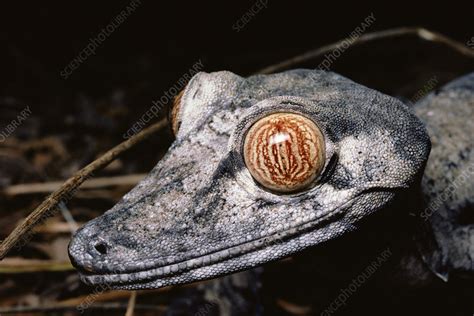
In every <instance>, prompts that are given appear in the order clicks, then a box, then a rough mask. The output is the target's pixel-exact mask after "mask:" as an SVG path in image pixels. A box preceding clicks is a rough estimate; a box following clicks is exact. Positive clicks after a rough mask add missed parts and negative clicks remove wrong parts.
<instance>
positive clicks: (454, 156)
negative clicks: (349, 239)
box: [69, 69, 474, 290]
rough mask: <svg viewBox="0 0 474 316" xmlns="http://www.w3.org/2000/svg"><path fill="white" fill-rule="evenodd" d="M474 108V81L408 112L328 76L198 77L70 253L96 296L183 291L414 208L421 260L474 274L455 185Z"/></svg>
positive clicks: (468, 196) (468, 194) (469, 231)
mask: <svg viewBox="0 0 474 316" xmlns="http://www.w3.org/2000/svg"><path fill="white" fill-rule="evenodd" d="M473 104H474V74H470V75H467V76H465V77H463V78H460V79H458V80H456V81H454V82H453V83H450V84H448V85H446V86H445V87H443V88H442V89H440V90H438V91H436V92H434V93H432V94H430V95H429V96H428V97H426V98H424V99H422V100H420V101H419V102H417V104H416V105H415V106H414V107H413V108H409V107H408V106H406V105H405V104H404V103H403V102H401V101H400V100H398V99H396V98H394V97H391V96H388V95H385V94H383V93H381V92H378V91H375V90H373V89H370V88H368V87H365V86H362V85H360V84H357V83H355V82H353V81H351V80H350V79H347V78H345V77H343V76H341V75H338V74H336V73H333V72H327V71H322V70H307V69H296V70H290V71H285V72H281V73H276V74H270V75H254V76H250V77H247V78H244V77H241V76H238V75H236V74H234V73H231V72H228V71H219V72H214V73H205V72H200V73H198V74H196V75H195V76H194V77H193V78H192V79H191V80H190V82H189V83H188V85H187V86H186V88H185V89H184V90H183V91H182V93H181V94H180V95H179V97H178V98H177V100H176V102H175V104H174V107H173V110H172V111H171V126H172V129H173V132H174V134H175V137H176V139H175V141H174V143H173V144H172V145H171V147H170V148H169V150H168V152H167V154H166V155H165V157H164V158H163V159H162V160H161V161H159V162H158V164H157V165H156V166H155V167H154V169H153V170H152V171H151V172H150V173H149V174H148V176H147V177H146V178H145V179H144V180H143V181H141V182H140V183H139V184H138V185H137V186H136V187H135V188H134V189H132V190H131V191H130V192H129V193H127V194H126V195H125V196H124V197H123V198H122V199H121V200H120V201H119V202H118V203H117V204H116V205H115V206H114V207H113V208H112V209H110V210H109V211H107V212H106V213H104V214H103V215H102V216H100V217H98V218H95V219H93V220H91V221H90V222H88V223H87V224H86V225H85V226H83V227H82V228H81V229H79V230H78V231H77V232H76V233H75V235H74V236H73V238H72V240H71V242H70V245H69V256H70V258H71V261H72V263H73V265H74V266H75V267H76V268H77V269H78V271H79V272H80V275H81V279H82V280H83V281H84V282H86V283H87V284H90V285H101V284H108V285H110V286H112V287H113V288H117V289H126V290H134V289H150V288H160V287H164V286H168V285H178V284H186V283H191V282H196V281H201V280H205V279H210V278H218V277H222V276H224V275H228V274H232V273H236V272H239V271H244V270H248V269H252V268H255V267H258V266H261V265H263V264H265V263H268V262H272V261H276V260H279V259H282V258H285V257H288V256H292V255H296V254H298V253H300V252H302V251H304V250H307V249H310V248H318V247H324V245H326V244H328V243H330V242H331V241H333V240H338V239H341V238H344V237H345V236H350V235H351V234H352V233H353V232H356V231H360V230H362V231H363V230H367V228H366V226H364V224H363V223H364V222H365V221H366V219H368V218H377V216H384V214H388V211H387V210H390V209H392V210H393V209H394V207H395V208H396V210H397V212H398V213H406V212H407V211H409V210H412V209H413V208H414V206H413V203H412V201H414V200H415V201H417V203H419V204H420V205H422V206H421V207H419V213H420V212H421V216H419V217H420V218H422V220H420V225H419V230H418V233H417V237H416V240H417V247H418V250H419V254H420V258H421V259H422V260H424V262H426V264H427V266H429V268H430V269H431V272H432V273H434V274H435V275H437V276H439V277H440V278H442V279H443V280H448V279H449V278H450V277H453V276H457V275H461V276H468V277H472V274H473V272H474V263H473V258H474V240H473V238H474V225H473V223H472V221H469V220H468V219H465V220H464V221H462V220H461V219H462V218H466V217H468V216H469V214H468V215H466V214H465V213H466V212H468V211H469V210H472V203H473V201H474V198H473V191H474V190H473V185H472V181H470V182H469V181H467V182H464V183H463V186H459V188H455V189H454V190H452V188H451V187H450V185H451V184H452V183H456V181H457V183H458V184H459V180H460V177H461V176H466V175H467V174H468V173H469V172H471V176H472V173H474V159H473V153H472V151H471V149H472V135H473V132H474V127H473V123H472V120H466V118H469V117H472V108H473ZM449 122H455V123H454V124H453V123H449ZM432 143H433V149H432V150H431V147H432ZM430 151H431V154H430ZM447 190H449V192H451V194H446V191H447ZM441 194H444V195H445V196H446V198H443V199H442V201H438V200H439V197H440V195H441ZM435 202H436V203H435ZM415 204H416V203H415ZM364 247H370V245H369V244H365V245H364ZM340 251H344V249H341V250H340Z"/></svg>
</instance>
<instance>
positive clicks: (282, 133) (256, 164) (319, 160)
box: [244, 113, 325, 193]
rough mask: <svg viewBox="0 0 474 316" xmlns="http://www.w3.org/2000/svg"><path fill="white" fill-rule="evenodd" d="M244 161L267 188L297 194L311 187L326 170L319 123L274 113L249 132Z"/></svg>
mask: <svg viewBox="0 0 474 316" xmlns="http://www.w3.org/2000/svg"><path fill="white" fill-rule="evenodd" d="M244 160H245V164H246V165H247V168H248V169H249V171H250V173H251V174H252V176H253V177H254V179H255V180H256V181H257V182H259V183H260V184H261V185H263V186H264V187H266V188H268V189H271V190H274V191H278V192H286V193H288V192H294V191H298V190H301V189H304V188H305V187H307V186H308V185H310V184H311V182H312V181H313V180H314V179H315V178H316V177H317V176H318V175H319V174H320V173H321V171H322V169H323V167H324V161H325V146H324V137H323V135H322V133H321V131H320V130H319V128H318V127H317V126H316V124H315V123H314V122H313V121H311V120H310V119H308V118H306V117H304V116H302V115H299V114H294V113H275V114H271V115H268V116H266V117H264V118H262V119H260V120H259V121H257V122H256V123H255V124H254V125H252V127H251V128H250V129H249V131H248V133H247V135H246V137H245V143H244Z"/></svg>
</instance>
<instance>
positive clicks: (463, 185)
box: [415, 73, 474, 281]
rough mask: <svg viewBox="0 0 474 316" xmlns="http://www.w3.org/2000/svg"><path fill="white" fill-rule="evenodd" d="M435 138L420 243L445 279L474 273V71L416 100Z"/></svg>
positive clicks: (417, 110) (427, 259) (432, 266)
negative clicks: (418, 100)
mask: <svg viewBox="0 0 474 316" xmlns="http://www.w3.org/2000/svg"><path fill="white" fill-rule="evenodd" d="M415 113H416V115H417V116H418V117H419V118H420V119H421V120H422V121H423V123H424V124H425V125H426V128H427V130H428V134H429V136H430V138H431V141H432V143H433V149H432V151H431V154H430V157H429V160H428V163H427V166H426V171H425V173H424V176H423V181H422V191H423V197H424V201H425V208H424V209H423V210H422V211H421V212H420V219H421V224H422V226H421V229H420V230H419V231H418V233H417V241H418V248H419V250H420V253H421V254H422V257H423V259H424V260H425V262H427V263H428V266H429V267H430V269H431V270H432V271H433V272H434V273H436V275H438V276H439V277H441V279H443V280H445V281H448V280H449V279H450V278H452V277H454V278H462V279H465V278H468V279H472V278H473V277H474V181H473V180H472V178H473V177H474V151H473V148H474V122H473V117H474V73H471V74H469V75H466V76H464V77H461V78H459V79H457V80H455V81H453V82H451V83H449V84H447V85H446V86H444V87H443V88H441V89H440V90H439V91H436V92H433V93H431V94H430V95H428V96H427V97H426V98H424V99H423V100H421V101H420V102H418V103H417V104H416V106H415Z"/></svg>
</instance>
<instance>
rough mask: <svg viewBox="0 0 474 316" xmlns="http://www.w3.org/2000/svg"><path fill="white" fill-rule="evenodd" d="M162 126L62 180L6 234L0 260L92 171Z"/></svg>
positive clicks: (147, 129) (118, 147)
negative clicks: (61, 182)
mask: <svg viewBox="0 0 474 316" xmlns="http://www.w3.org/2000/svg"><path fill="white" fill-rule="evenodd" d="M164 126H166V120H161V121H159V122H158V123H155V124H153V125H151V126H150V127H148V128H146V129H144V130H143V131H141V132H140V133H138V134H136V135H134V136H133V137H131V138H129V139H127V140H126V141H124V142H122V143H120V144H119V145H117V146H115V147H114V148H112V149H110V150H109V151H107V152H106V153H105V154H103V155H102V156H101V157H99V158H98V159H96V160H94V161H93V162H91V163H90V164H88V165H87V166H85V167H84V168H82V169H81V170H79V171H78V172H76V174H74V175H73V176H72V177H71V178H69V179H68V180H67V181H66V182H64V184H63V185H62V186H61V187H60V188H59V189H58V190H56V191H55V192H54V193H53V194H51V195H50V196H49V197H48V198H47V199H46V200H44V201H43V203H41V204H40V205H39V206H38V207H37V208H36V209H35V210H34V211H33V212H32V213H31V214H30V215H28V217H26V219H25V220H23V222H21V223H20V224H19V225H18V226H17V227H15V229H14V230H13V231H12V232H11V233H10V235H8V237H7V238H6V239H5V240H4V241H3V242H2V244H1V245H0V260H1V259H3V258H4V257H5V256H6V254H7V253H8V252H9V251H10V250H11V249H12V248H13V247H14V246H15V244H16V243H17V242H18V241H20V239H21V238H22V236H24V235H26V234H27V233H28V232H30V231H31V229H32V228H33V227H34V226H35V225H36V224H38V223H39V222H40V221H41V220H42V219H43V218H44V217H45V216H46V215H47V214H51V213H52V212H55V211H56V208H57V206H58V203H59V202H60V201H61V199H62V198H63V197H64V196H67V195H70V194H72V193H74V191H75V190H76V188H77V187H79V185H81V183H83V182H84V181H85V180H87V179H88V178H89V177H91V176H92V175H93V173H94V172H96V171H97V170H100V169H102V168H104V167H105V166H107V165H108V164H109V163H110V162H112V161H113V160H114V159H115V158H117V157H118V156H119V155H120V154H122V153H123V152H124V151H126V150H128V149H130V148H132V147H133V146H134V145H136V144H138V143H140V142H142V141H143V140H145V139H147V138H148V137H149V136H151V135H153V134H154V133H156V132H157V131H159V130H161V129H162V128H163V127H164Z"/></svg>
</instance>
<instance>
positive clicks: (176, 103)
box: [168, 87, 186, 136]
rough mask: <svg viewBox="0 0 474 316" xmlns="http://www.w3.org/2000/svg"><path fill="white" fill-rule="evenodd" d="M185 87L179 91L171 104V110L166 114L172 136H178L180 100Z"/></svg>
mask: <svg viewBox="0 0 474 316" xmlns="http://www.w3.org/2000/svg"><path fill="white" fill-rule="evenodd" d="M185 89H186V87H185V88H184V89H183V90H181V91H180V92H179V93H178V94H177V95H176V96H175V97H174V100H173V104H172V105H171V108H170V110H169V112H168V121H169V122H170V124H171V130H172V131H173V134H174V136H176V135H177V134H178V130H179V118H178V114H179V109H180V108H181V98H182V97H183V93H184V90H185Z"/></svg>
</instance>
